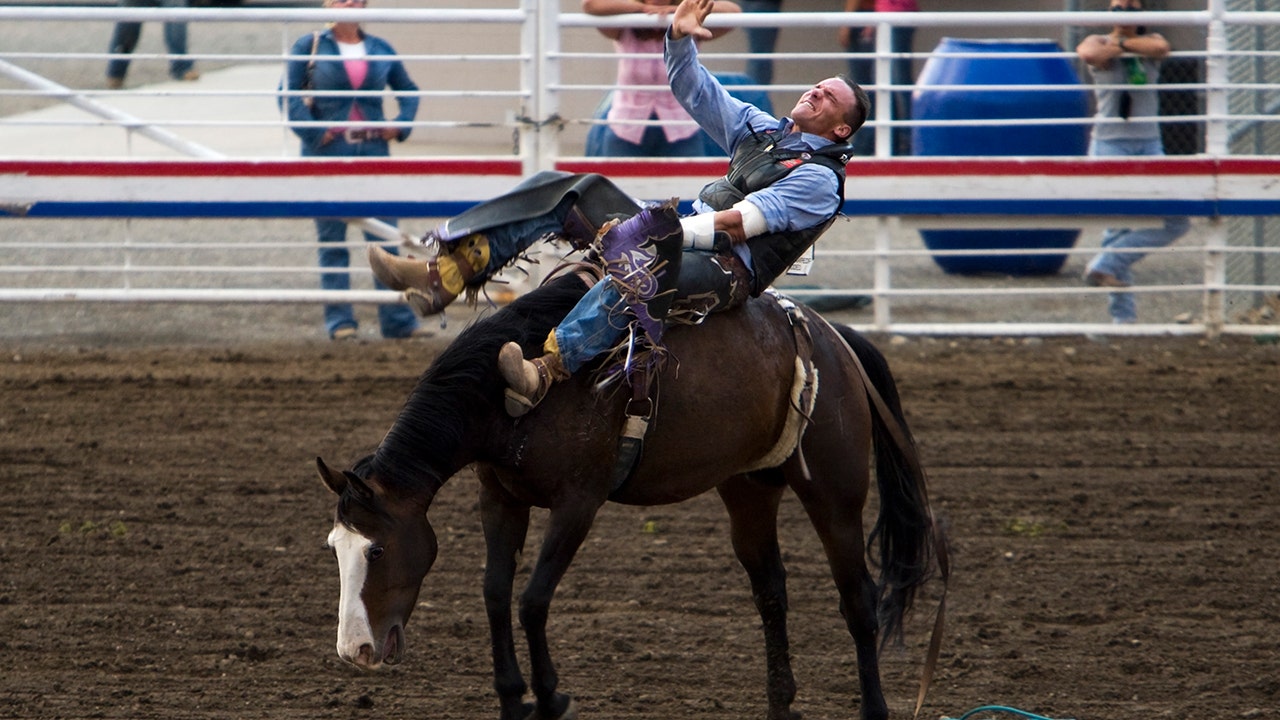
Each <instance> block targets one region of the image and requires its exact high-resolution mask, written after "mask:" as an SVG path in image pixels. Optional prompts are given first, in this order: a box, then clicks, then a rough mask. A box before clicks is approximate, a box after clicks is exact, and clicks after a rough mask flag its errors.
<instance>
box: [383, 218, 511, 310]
mask: <svg viewBox="0 0 1280 720" xmlns="http://www.w3.org/2000/svg"><path fill="white" fill-rule="evenodd" d="M365 254H366V255H367V257H368V259H369V269H371V270H373V274H374V275H376V276H377V278H378V279H379V280H381V281H382V284H383V285H386V286H387V287H389V288H391V289H392V290H399V291H402V292H404V297H405V300H406V301H407V302H408V303H409V304H410V305H411V306H413V309H414V310H416V311H417V312H418V314H419V315H422V316H424V317H426V316H429V315H435V314H437V313H439V312H441V311H443V310H444V309H445V307H447V306H448V305H449V303H451V302H453V301H454V299H456V298H457V297H458V296H459V295H461V294H462V291H463V289H464V288H465V287H466V286H467V285H468V284H470V283H471V282H472V281H473V280H475V279H476V278H477V277H478V276H479V275H480V271H481V270H483V269H484V268H485V267H486V266H488V264H489V241H488V239H487V238H485V236H483V235H479V234H475V235H468V236H467V237H465V238H463V239H461V240H459V241H458V243H457V247H456V248H455V249H454V250H453V251H452V252H449V253H447V254H444V255H439V256H437V257H436V259H435V260H427V261H422V260H414V259H411V258H402V257H399V256H397V255H392V254H391V253H389V252H387V251H386V250H383V249H382V248H381V247H378V246H377V245H370V246H369V248H368V250H367V251H366V253H365Z"/></svg>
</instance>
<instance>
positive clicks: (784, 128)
mask: <svg viewBox="0 0 1280 720" xmlns="http://www.w3.org/2000/svg"><path fill="white" fill-rule="evenodd" d="M712 6H713V0H682V2H681V3H680V5H679V7H678V8H677V9H676V11H675V13H674V15H673V18H672V22H671V25H670V28H669V29H668V31H667V35H666V42H665V53H664V56H665V61H666V65H667V75H668V79H669V82H670V85H671V89H672V92H673V93H674V94H675V96H676V98H677V99H679V100H680V102H681V104H682V105H683V106H684V107H685V109H686V110H687V111H688V112H689V114H690V115H691V116H692V117H693V118H694V120H696V121H697V122H698V125H699V126H701V127H702V128H703V129H704V130H705V131H706V132H707V133H708V134H709V135H710V136H711V137H712V138H713V139H715V140H716V142H717V143H719V144H720V145H721V147H724V148H725V149H726V150H727V151H728V152H729V153H730V156H731V159H730V169H729V172H728V173H727V174H726V175H725V177H723V178H720V179H718V180H716V181H714V182H712V183H711V184H709V185H707V186H706V187H705V188H703V190H702V192H701V193H700V194H699V197H698V199H697V200H696V201H695V202H694V203H693V208H694V211H695V214H693V215H690V216H687V217H684V218H680V217H679V216H678V215H677V213H676V210H675V203H674V202H671V203H666V204H664V205H659V206H652V207H648V208H645V209H643V210H640V212H638V213H636V214H635V215H633V216H632V217H631V218H629V219H627V220H624V221H622V222H620V223H616V224H613V225H612V227H611V228H610V227H609V225H608V224H605V223H604V221H603V220H602V219H601V218H602V217H603V215H602V213H601V212H599V211H598V210H593V209H592V208H590V207H585V206H586V205H589V203H584V202H581V200H582V198H584V197H589V196H591V195H593V194H597V193H593V192H592V191H590V190H588V191H586V192H583V193H579V194H575V193H574V192H569V191H568V189H567V188H568V186H570V185H572V186H574V187H575V188H578V187H582V185H583V183H586V184H588V185H590V186H591V187H592V188H594V189H596V190H599V189H600V185H601V183H600V181H601V180H602V178H600V177H599V176H564V175H563V174H556V173H544V174H540V176H535V178H531V180H530V181H527V182H526V183H524V184H522V186H521V187H520V188H517V191H523V190H524V189H525V188H526V186H529V185H538V184H540V183H541V184H542V185H544V186H545V185H547V184H548V182H549V183H550V184H552V185H555V187H556V189H557V192H559V191H564V192H563V194H562V195H561V196H560V197H561V199H560V200H559V201H558V202H550V201H548V202H546V203H544V206H545V207H546V211H545V212H543V213H542V214H540V215H538V216H536V217H519V218H517V219H516V220H515V221H513V222H507V223H503V224H501V226H498V227H491V228H489V229H488V230H486V231H485V232H484V233H471V234H468V235H466V236H465V237H461V238H460V239H459V241H458V242H457V243H454V249H453V251H452V252H450V253H447V254H442V255H440V256H439V257H437V258H436V259H435V260H432V261H429V262H422V261H417V260H413V259H408V258H401V257H397V256H393V255H390V254H389V253H386V252H384V251H380V248H378V247H377V246H371V247H370V248H369V261H370V266H371V267H372V269H373V271H374V273H375V274H376V275H377V276H378V278H379V279H380V280H382V282H383V283H385V284H386V285H387V286H388V287H391V288H393V289H399V290H404V291H405V294H406V299H407V300H408V301H409V302H410V304H411V305H413V306H414V307H415V309H417V310H418V311H419V312H420V313H422V314H424V315H430V314H434V313H438V312H440V311H442V310H443V309H444V307H445V306H446V305H448V304H449V303H450V302H452V301H453V300H454V299H455V298H456V297H457V295H458V294H460V293H461V292H463V290H464V288H465V287H467V286H471V287H475V286H476V285H477V283H483V281H484V280H485V279H487V278H488V277H489V275H491V274H492V273H493V272H496V271H497V270H498V269H500V268H501V267H502V266H503V265H505V264H506V263H508V262H511V261H512V260H514V259H515V257H516V256H517V255H518V253H519V252H520V251H521V250H523V249H524V248H527V247H528V246H529V245H531V244H532V243H533V242H536V241H537V240H538V239H540V238H544V237H549V236H562V237H564V236H568V237H570V239H573V238H574V237H575V236H576V237H578V238H579V239H581V240H589V239H591V238H594V233H593V232H592V229H593V228H598V229H605V230H607V231H606V232H604V234H603V237H602V238H601V240H602V246H603V248H604V251H603V254H604V256H605V259H606V260H607V261H608V263H607V266H608V270H609V273H610V274H609V275H607V276H606V277H605V278H604V279H603V280H600V281H599V282H598V283H596V284H595V285H594V286H593V287H592V288H591V289H590V290H589V291H588V292H587V294H586V295H585V296H584V297H583V298H582V300H581V301H579V302H578V304H577V306H576V307H574V308H573V310H571V311H570V312H569V314H568V315H567V316H566V317H565V319H564V320H563V321H561V323H560V324H559V325H558V326H557V327H556V328H555V329H554V330H553V331H552V332H551V333H549V334H548V336H547V339H546V342H545V343H544V346H543V350H544V354H543V355H542V356H541V357H538V358H535V359H532V360H527V359H525V358H524V356H523V352H522V350H521V348H520V346H519V345H518V344H517V343H514V342H511V343H507V344H506V345H505V346H503V348H502V349H501V351H500V353H499V359H498V365H499V368H500V370H501V372H502V374H503V377H504V378H505V379H506V381H507V383H508V385H509V387H510V389H509V391H508V393H507V398H508V400H507V411H508V413H510V414H511V415H513V416H519V415H523V414H524V413H526V412H528V411H529V410H530V409H532V408H533V407H534V406H535V405H537V404H538V402H540V401H541V400H542V398H543V397H545V395H546V393H547V390H548V389H549V388H550V386H551V384H552V383H554V382H555V381H557V380H562V379H566V378H568V377H570V376H571V374H572V373H574V372H576V371H577V370H578V369H580V368H581V367H583V366H584V365H585V364H586V363H587V362H588V361H590V360H591V359H593V358H594V357H596V356H598V355H599V354H601V353H602V352H605V351H607V350H609V349H611V348H612V347H614V346H615V345H616V344H617V343H618V342H619V341H620V340H621V339H622V338H623V336H624V335H625V333H626V326H625V324H624V323H619V322H617V321H616V320H615V319H614V318H615V316H616V314H617V313H618V312H619V309H618V308H620V307H621V306H622V305H624V304H625V306H626V307H627V309H628V310H629V311H630V312H631V313H633V314H634V315H636V316H637V318H638V320H639V323H638V324H639V326H640V328H641V329H642V330H643V331H644V333H645V334H646V335H647V336H648V341H649V343H650V345H651V346H654V347H656V346H657V345H658V342H659V340H660V336H661V332H662V321H663V319H664V318H665V315H666V311H667V309H668V308H669V307H670V306H671V304H672V302H676V303H684V304H685V305H686V306H687V305H688V304H689V303H690V302H692V303H695V305H696V307H694V308H693V309H694V311H695V312H697V313H699V314H705V313H708V312H713V311H720V310H725V309H729V308H731V307H736V306H737V305H740V304H742V303H743V302H745V301H746V299H747V297H748V296H755V295H759V294H760V293H761V292H763V291H764V290H765V289H766V288H768V287H769V285H771V284H772V283H773V281H774V280H775V279H776V278H777V277H778V276H779V275H781V274H782V273H784V272H785V271H786V270H787V268H788V267H790V266H791V264H792V263H794V262H795V261H796V260H797V259H799V258H800V257H801V256H802V255H803V254H804V253H805V252H806V251H807V250H808V249H809V247H810V246H812V244H813V243H814V242H815V241H816V240H817V239H818V237H819V236H820V235H821V234H822V233H823V232H824V231H825V230H826V229H827V227H829V226H830V224H831V222H832V221H833V220H834V219H835V216H836V214H837V213H838V212H839V210H840V207H841V204H842V203H843V199H844V177H845V163H846V162H847V161H848V158H849V147H848V145H849V142H850V140H851V139H852V137H853V134H854V133H855V132H856V131H857V130H858V128H859V127H861V125H862V123H863V122H864V121H865V120H866V118H867V116H868V113H869V110H870V99H869V98H868V96H867V94H866V92H865V91H864V90H863V89H862V88H860V87H859V86H857V85H856V84H855V83H853V82H852V81H850V80H848V79H847V78H845V77H831V78H827V79H825V80H822V81H821V82H819V83H817V84H816V85H814V86H813V87H812V88H810V89H809V90H807V91H806V92H805V93H804V94H803V95H801V96H800V99H799V100H798V101H797V102H796V104H795V106H794V107H793V108H792V110H791V115H790V117H783V118H780V119H779V118H775V117H773V116H771V115H769V114H767V113H765V112H763V111H761V110H759V109H758V108H756V107H754V106H752V105H750V104H747V103H744V102H742V101H739V100H737V99H735V98H733V97H731V96H730V95H729V93H728V92H727V91H726V90H725V89H724V88H723V87H722V86H721V85H720V83H719V82H718V81H717V80H716V79H715V77H714V76H713V75H712V74H711V73H710V72H709V71H708V70H707V69H706V68H705V67H703V66H702V64H701V63H700V62H699V61H698V57H697V48H696V45H695V43H694V40H695V39H697V38H706V37H710V35H711V31H710V30H708V29H707V28H706V27H704V26H703V21H704V20H705V19H706V18H707V16H708V15H709V14H710V13H711V9H712ZM541 176H550V177H549V178H543V177H541ZM603 185H604V186H605V187H606V188H611V187H612V186H611V185H610V184H609V183H608V182H607V181H603ZM611 192H612V193H613V194H619V193H618V191H617V190H616V188H613V189H612V191H611ZM515 194H519V192H517V193H515ZM603 194H605V195H610V192H604V193H603ZM610 199H613V198H612V197H611V198H610ZM502 200H503V198H499V199H497V200H495V201H494V202H495V203H497V204H501V201H502ZM515 204H518V205H520V206H522V207H527V206H530V203H527V202H523V203H513V205H515ZM630 204H631V205H632V206H634V203H630ZM615 206H616V205H615ZM529 212H531V211H526V212H525V215H528V213H529ZM455 220H457V218H455ZM602 225H603V227H601V226H602ZM584 226H585V229H584ZM442 227H445V228H448V227H449V224H448V223H446V225H445V226H442ZM465 229H466V228H464V230H465ZM584 244H585V243H584ZM682 250H683V252H682ZM635 257H649V258H651V263H650V265H649V268H650V270H652V272H653V275H654V276H655V278H656V279H657V282H656V286H655V284H653V283H649V284H646V283H638V284H630V283H628V282H627V280H626V279H627V278H634V277H635V271H636V270H637V268H635V267H633V265H634V264H635V261H634V260H630V261H629V260H628V259H629V258H635ZM672 290H674V292H672Z"/></svg>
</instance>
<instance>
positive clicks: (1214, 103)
mask: <svg viewBox="0 0 1280 720" xmlns="http://www.w3.org/2000/svg"><path fill="white" fill-rule="evenodd" d="M1209 10H1210V13H1211V15H1212V16H1213V19H1212V20H1210V21H1209V28H1208V36H1207V37H1206V38H1205V50H1206V55H1205V63H1204V64H1205V84H1206V85H1207V89H1206V90H1205V103H1204V107H1205V115H1206V121H1205V137H1204V150H1205V152H1206V153H1207V154H1209V155H1212V156H1214V157H1222V156H1224V155H1226V154H1227V153H1228V152H1229V148H1228V141H1229V138H1228V133H1229V131H1230V128H1229V127H1228V126H1227V121H1228V119H1229V112H1230V107H1229V105H1228V98H1227V90H1226V88H1227V83H1228V82H1229V80H1230V68H1229V65H1230V62H1229V60H1228V58H1227V56H1226V53H1227V50H1228V47H1227V26H1226V23H1224V22H1223V20H1222V16H1223V13H1224V12H1225V11H1226V0H1209Z"/></svg>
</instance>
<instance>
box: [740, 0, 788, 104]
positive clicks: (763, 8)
mask: <svg viewBox="0 0 1280 720" xmlns="http://www.w3.org/2000/svg"><path fill="white" fill-rule="evenodd" d="M738 5H739V6H741V7H742V12H771V13H776V12H781V10H782V0H740V1H739V2H738ZM742 31H743V32H745V33H746V34H747V51H748V52H751V53H753V54H754V53H771V52H773V50H774V48H775V47H777V45H778V28H776V27H760V28H743V29H742ZM746 73H747V75H748V76H749V77H750V78H751V79H752V81H754V82H755V83H756V84H757V85H769V84H772V83H773V60H772V59H770V58H751V59H749V60H747V67H746Z"/></svg>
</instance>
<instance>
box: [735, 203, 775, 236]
mask: <svg viewBox="0 0 1280 720" xmlns="http://www.w3.org/2000/svg"><path fill="white" fill-rule="evenodd" d="M733 209H734V210H737V211H738V212H740V213H742V233H743V234H744V235H746V236H747V237H749V238H753V237H755V236H757V235H763V234H764V233H765V232H766V231H768V230H769V223H767V222H765V219H764V213H763V212H760V208H758V207H756V206H755V205H752V204H751V203H750V202H748V201H746V200H739V201H738V202H736V203H734V204H733Z"/></svg>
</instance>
